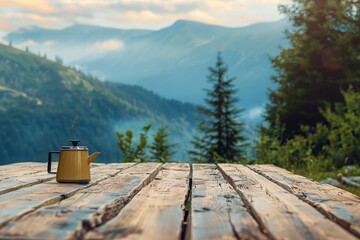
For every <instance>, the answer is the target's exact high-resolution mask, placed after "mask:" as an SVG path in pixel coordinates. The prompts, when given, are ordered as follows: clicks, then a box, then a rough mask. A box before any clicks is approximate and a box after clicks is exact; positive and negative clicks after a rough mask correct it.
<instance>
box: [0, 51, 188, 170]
mask: <svg viewBox="0 0 360 240" xmlns="http://www.w3.org/2000/svg"><path fill="white" fill-rule="evenodd" d="M149 123H152V124H154V129H153V131H155V130H156V129H157V128H158V127H159V126H160V125H162V124H163V125H166V126H169V130H170V133H171V135H170V139H171V141H173V142H175V143H177V155H176V156H175V159H176V160H178V161H181V160H183V161H186V160H187V159H186V152H185V145H184V141H187V140H188V139H189V138H190V136H191V135H192V131H193V129H194V125H195V107H194V106H193V105H191V104H186V103H181V102H179V101H175V100H167V99H164V98H162V97H160V96H158V95H156V94H154V93H152V92H149V91H147V90H145V89H143V88H141V87H138V86H130V85H125V84H119V83H114V82H102V81H99V80H97V79H96V78H94V77H91V76H90V75H85V74H84V73H82V72H81V71H79V70H77V69H75V68H69V67H66V66H63V65H62V64H59V63H56V62H53V61H50V60H48V59H46V58H44V57H39V56H36V55H35V54H32V53H29V52H25V51H21V50H18V49H15V48H12V47H9V46H5V45H2V44H0V128H1V131H0V139H1V141H0V143H1V144H0V164H6V163H11V162H17V161H46V154H47V152H48V151H50V150H57V149H59V148H60V146H61V145H68V140H70V139H71V138H79V139H80V140H81V141H82V142H81V143H82V144H84V145H87V146H89V149H90V150H91V151H95V150H98V151H100V152H102V153H103V154H102V156H101V157H100V158H99V160H98V161H102V162H114V161H119V160H121V156H120V151H119V150H118V148H117V146H116V135H115V131H117V130H118V131H125V130H126V129H128V128H130V129H133V130H135V131H136V130H139V129H141V127H142V126H144V125H145V124H149ZM151 134H152V133H151ZM151 134H150V136H149V139H151Z"/></svg>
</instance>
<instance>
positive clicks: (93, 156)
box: [88, 152, 101, 164]
mask: <svg viewBox="0 0 360 240" xmlns="http://www.w3.org/2000/svg"><path fill="white" fill-rule="evenodd" d="M100 154H101V153H100V152H94V153H93V154H91V155H90V156H89V157H88V163H89V164H90V163H91V162H92V161H93V160H94V159H95V158H96V157H97V156H99V155H100Z"/></svg>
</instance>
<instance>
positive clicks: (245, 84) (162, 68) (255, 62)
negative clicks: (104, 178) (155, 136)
mask: <svg viewBox="0 0 360 240" xmlns="http://www.w3.org/2000/svg"><path fill="white" fill-rule="evenodd" d="M288 25H289V24H288V22H287V21H286V20H285V19H284V20H280V21H276V22H269V23H258V24H253V25H250V26H246V27H238V28H228V27H222V26H216V25H209V24H204V23H200V22H193V21H186V20H178V21H176V22H175V23H174V24H172V25H171V26H169V27H166V28H163V29H160V30H141V29H138V30H133V29H130V30H124V29H115V28H104V27H98V26H90V25H73V26H70V27H67V28H65V29H60V30H50V29H44V28H39V27H31V28H27V29H24V28H23V29H19V30H18V31H15V32H13V33H10V34H8V35H7V36H6V37H5V39H6V40H7V41H9V42H10V41H11V42H12V43H13V44H17V45H18V46H21V47H23V48H25V46H28V47H29V48H30V51H34V52H38V51H41V53H40V55H41V54H44V52H46V53H47V54H48V56H55V55H57V56H60V57H61V58H63V59H64V61H65V63H67V64H69V65H74V66H76V67H78V68H80V69H82V70H83V71H85V72H88V73H92V74H94V75H96V76H98V77H100V78H102V79H107V80H110V81H113V82H121V83H127V84H133V85H135V84H136V85H140V86H142V87H144V88H146V89H148V90H151V91H154V92H155V93H157V94H160V95H161V96H163V97H166V98H172V99H176V100H181V101H186V102H191V103H195V104H202V103H203V97H204V96H205V92H204V91H203V89H204V88H208V87H209V85H208V83H207V81H206V76H207V74H208V67H209V66H210V65H213V64H214V63H215V60H216V55H217V53H218V52H221V53H222V56H223V58H224V61H225V63H226V64H227V65H228V67H229V77H236V80H235V85H236V87H237V88H238V97H239V98H240V100H241V101H240V103H239V105H240V107H242V108H244V109H245V116H244V118H245V120H246V121H250V122H251V121H256V120H257V121H259V119H260V115H261V109H262V107H263V106H264V105H265V103H266V102H267V90H268V89H269V88H270V89H271V88H274V87H275V86H274V84H273V83H272V81H271V75H273V74H274V70H273V68H272V66H271V63H270V57H273V56H275V55H277V54H278V53H279V51H280V46H281V47H286V46H287V44H288V43H287V40H286V39H285V37H284V34H283V32H284V30H285V29H286V28H287V27H288Z"/></svg>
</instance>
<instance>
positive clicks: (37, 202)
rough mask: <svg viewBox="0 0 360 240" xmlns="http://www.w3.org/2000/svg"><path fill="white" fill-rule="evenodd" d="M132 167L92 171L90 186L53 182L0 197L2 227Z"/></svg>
mask: <svg viewBox="0 0 360 240" xmlns="http://www.w3.org/2000/svg"><path fill="white" fill-rule="evenodd" d="M132 165H133V164H128V163H125V164H115V165H114V164H107V165H103V166H99V167H97V168H95V169H94V171H92V180H91V182H90V183H88V184H73V183H68V184H59V183H57V182H56V181H55V180H52V181H49V182H45V183H41V184H37V185H33V186H30V187H26V188H21V189H19V190H17V191H13V192H9V193H5V194H3V195H0V209H2V210H1V211H0V227H1V226H3V225H4V224H5V223H6V222H8V221H10V220H12V219H17V218H19V217H21V216H23V215H25V214H27V213H29V212H32V211H34V210H36V209H38V208H40V207H43V206H46V205H50V204H54V203H57V202H59V201H61V200H63V199H66V198H68V197H70V196H72V195H74V194H75V193H76V192H78V191H80V190H82V189H86V188H88V187H90V186H93V185H95V184H97V183H98V182H100V181H103V180H104V179H106V178H109V177H111V176H113V175H114V174H117V173H119V172H120V171H122V170H124V169H125V168H128V167H130V166H132Z"/></svg>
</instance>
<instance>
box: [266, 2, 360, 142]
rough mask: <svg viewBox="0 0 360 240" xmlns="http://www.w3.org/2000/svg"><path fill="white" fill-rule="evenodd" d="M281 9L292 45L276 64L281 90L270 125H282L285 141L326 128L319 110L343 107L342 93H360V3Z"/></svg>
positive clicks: (296, 5) (276, 94)
mask: <svg viewBox="0 0 360 240" xmlns="http://www.w3.org/2000/svg"><path fill="white" fill-rule="evenodd" d="M279 9H280V12H282V13H283V14H285V15H287V17H288V19H289V20H290V21H291V22H292V24H293V28H292V29H291V30H288V31H287V32H286V36H287V38H288V39H289V41H290V43H291V46H290V47H289V48H287V49H282V51H281V53H280V54H279V55H278V56H277V57H275V58H274V59H272V63H273V66H274V67H275V69H276V70H277V75H276V76H274V78H273V79H274V81H275V82H276V83H277V84H278V86H279V87H278V89H277V90H275V91H272V92H271V93H270V96H269V98H270V104H269V105H268V106H267V112H266V120H268V122H269V123H270V128H269V129H273V128H274V127H275V126H276V125H277V124H279V122H280V124H281V126H283V127H284V132H283V136H281V138H282V139H284V140H286V139H288V138H291V137H292V136H293V135H294V134H298V133H299V132H300V126H301V125H309V126H315V125H316V123H317V122H323V123H325V122H326V121H325V119H324V118H323V116H322V115H321V114H320V112H319V108H323V107H325V103H326V102H327V103H329V104H330V105H331V106H333V104H334V103H335V102H343V101H344V99H343V96H342V94H341V90H342V89H347V88H348V87H349V86H350V85H352V86H353V87H354V89H355V90H356V91H359V90H360V19H359V12H360V1H353V0H339V1H334V0H293V3H292V4H291V5H289V6H284V5H282V6H280V7H279ZM277 121H279V122H277Z"/></svg>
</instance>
